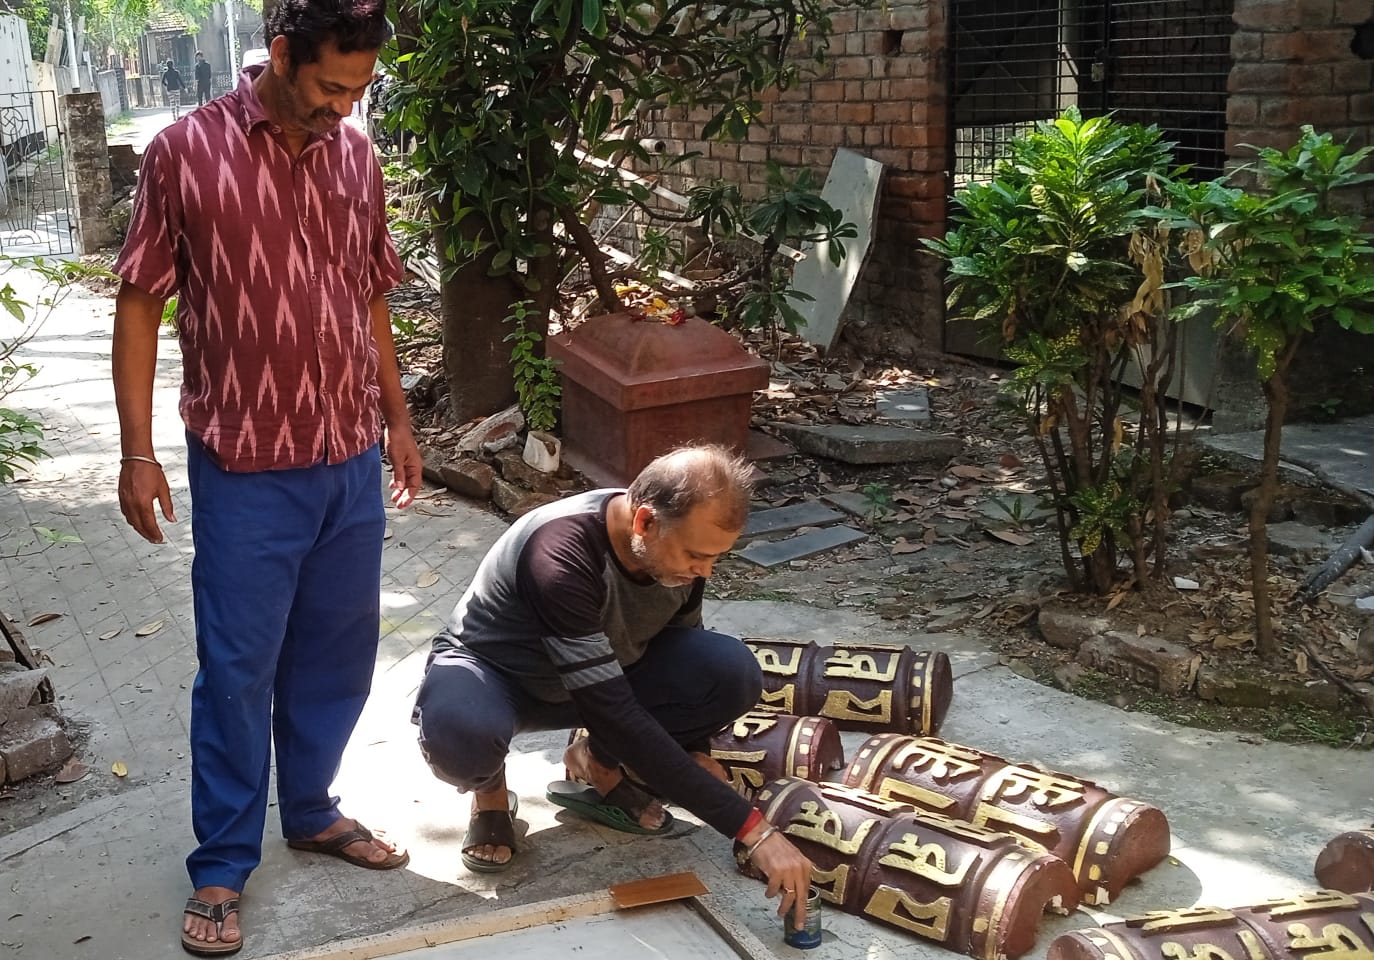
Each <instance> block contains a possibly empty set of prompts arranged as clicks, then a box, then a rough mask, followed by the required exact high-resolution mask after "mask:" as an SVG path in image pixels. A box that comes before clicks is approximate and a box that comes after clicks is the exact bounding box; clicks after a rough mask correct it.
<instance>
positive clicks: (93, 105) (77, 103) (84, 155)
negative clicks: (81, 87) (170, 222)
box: [62, 92, 115, 253]
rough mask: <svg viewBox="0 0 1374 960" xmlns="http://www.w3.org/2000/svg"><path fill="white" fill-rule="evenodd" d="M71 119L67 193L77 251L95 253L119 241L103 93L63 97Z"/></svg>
mask: <svg viewBox="0 0 1374 960" xmlns="http://www.w3.org/2000/svg"><path fill="white" fill-rule="evenodd" d="M62 109H63V113H64V115H65V116H66V119H67V145H66V167H67V193H68V195H69V196H70V197H71V203H72V212H73V219H74V220H75V226H76V237H77V249H78V250H79V251H80V252H81V253H95V252H96V251H97V250H99V249H100V248H101V247H107V246H110V245H111V244H113V243H114V242H115V232H114V227H113V226H112V225H111V224H110V207H111V206H112V205H113V202H114V192H113V189H112V188H111V186H110V154H109V147H108V145H107V144H106V142H105V108H104V105H103V103H102V102H101V99H100V93H99V92H93V93H69V94H67V95H66V96H64V97H63V98H62Z"/></svg>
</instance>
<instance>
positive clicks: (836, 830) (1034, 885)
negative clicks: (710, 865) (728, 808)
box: [736, 779, 1078, 960]
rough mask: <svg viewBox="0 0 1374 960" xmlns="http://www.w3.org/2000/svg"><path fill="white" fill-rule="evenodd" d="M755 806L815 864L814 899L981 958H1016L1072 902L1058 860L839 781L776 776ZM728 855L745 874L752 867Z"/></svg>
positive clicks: (1068, 879) (1069, 882)
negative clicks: (1044, 920)
mask: <svg viewBox="0 0 1374 960" xmlns="http://www.w3.org/2000/svg"><path fill="white" fill-rule="evenodd" d="M755 805H756V806H758V808H759V809H760V810H762V811H763V815H764V816H765V817H767V819H768V821H769V822H770V823H772V824H773V825H774V826H776V827H778V828H779V829H780V830H782V831H783V833H785V834H786V835H787V836H788V838H789V839H791V840H792V841H793V842H794V843H795V844H797V846H798V848H799V849H801V851H802V852H803V853H805V854H806V855H807V857H809V858H810V859H811V861H812V863H813V864H814V868H813V870H812V875H811V877H812V879H811V882H812V884H813V885H814V886H815V887H816V888H817V889H818V890H820V893H821V897H822V899H825V900H828V901H829V902H831V903H833V904H835V906H837V907H838V908H839V909H841V910H844V911H845V912H847V913H852V914H856V915H858V916H862V917H866V918H868V919H870V920H877V921H879V922H881V923H885V924H887V925H889V926H893V927H896V928H898V929H901V930H905V931H907V932H909V933H914V934H916V935H917V936H920V937H923V938H925V939H927V940H932V941H934V942H936V943H939V944H942V945H944V946H946V947H949V948H950V949H952V950H958V951H959V952H961V953H965V954H968V955H969V956H971V957H976V958H979V960H998V958H1000V957H1011V958H1014V957H1018V956H1020V955H1021V954H1023V953H1025V952H1026V951H1027V950H1029V949H1030V948H1031V946H1032V945H1033V944H1034V942H1035V933H1036V929H1037V928H1038V926H1039V924H1040V918H1041V917H1042V915H1043V914H1044V912H1045V910H1046V909H1047V908H1053V909H1056V910H1059V911H1064V912H1067V911H1068V910H1071V909H1072V908H1073V907H1074V906H1075V905H1076V904H1077V902H1078V889H1077V885H1076V884H1075V883H1074V879H1073V875H1072V873H1071V872H1070V871H1069V869H1068V867H1067V866H1066V865H1065V864H1064V862H1063V861H1062V860H1060V859H1059V858H1057V857H1053V856H1049V855H1048V854H1043V853H1036V852H1034V851H1031V850H1027V849H1026V848H1025V847H1023V846H1021V845H1020V844H1018V843H1017V842H1016V841H1015V840H1014V839H1013V838H1012V837H1010V836H1007V835H1006V834H1003V833H996V832H994V831H991V830H986V829H984V828H981V827H975V826H973V825H971V824H968V823H963V822H961V821H958V820H951V819H949V818H948V817H944V816H940V815H938V814H932V813H926V812H922V811H917V810H915V808H913V807H911V806H910V805H909V804H904V803H898V802H895V801H892V800H884V799H882V798H880V797H875V796H873V795H872V794H867V793H864V792H862V791H858V790H851V789H849V788H847V787H842V786H840V785H838V784H830V783H822V784H815V783H808V782H806V781H804V780H796V779H790V780H789V779H783V780H776V781H774V782H772V783H770V784H768V785H767V786H765V787H764V789H763V790H761V791H760V792H759V794H758V796H757V798H756V799H755ZM736 856H737V857H738V858H739V859H740V866H741V869H743V870H744V871H745V872H746V873H750V874H751V875H754V876H759V874H758V873H757V871H755V870H754V868H753V867H752V866H751V865H750V864H749V863H748V862H747V861H745V860H744V849H743V847H737V850H736Z"/></svg>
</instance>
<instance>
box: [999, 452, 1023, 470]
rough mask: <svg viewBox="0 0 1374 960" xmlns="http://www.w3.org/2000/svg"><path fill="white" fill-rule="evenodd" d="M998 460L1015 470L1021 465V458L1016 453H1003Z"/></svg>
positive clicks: (1007, 467)
mask: <svg viewBox="0 0 1374 960" xmlns="http://www.w3.org/2000/svg"><path fill="white" fill-rule="evenodd" d="M997 462H998V463H999V464H1001V465H1002V466H1003V467H1005V468H1006V469H1008V470H1015V469H1016V468H1017V467H1019V466H1021V458H1020V457H1018V456H1017V455H1016V454H1014V453H1004V454H1002V456H1001V458H1000V459H998V461H997Z"/></svg>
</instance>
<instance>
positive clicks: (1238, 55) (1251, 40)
mask: <svg viewBox="0 0 1374 960" xmlns="http://www.w3.org/2000/svg"><path fill="white" fill-rule="evenodd" d="M1273 36H1279V34H1273V33H1258V32H1257V31H1254V30H1237V31H1236V32H1235V33H1233V34H1231V59H1233V60H1235V61H1236V62H1237V63H1246V62H1252V61H1256V60H1260V59H1263V57H1262V52H1263V49H1264V39H1265V38H1266V37H1273Z"/></svg>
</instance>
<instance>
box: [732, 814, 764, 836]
mask: <svg viewBox="0 0 1374 960" xmlns="http://www.w3.org/2000/svg"><path fill="white" fill-rule="evenodd" d="M762 822H763V814H762V813H760V812H759V810H758V808H755V809H753V810H750V811H749V817H748V819H746V820H745V821H744V826H742V827H740V828H739V833H737V834H735V839H736V840H738V841H739V842H740V843H743V842H744V838H745V837H746V836H748V834H749V831H750V830H753V829H754V828H755V827H757V826H758V825H759V824H760V823H762Z"/></svg>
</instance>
